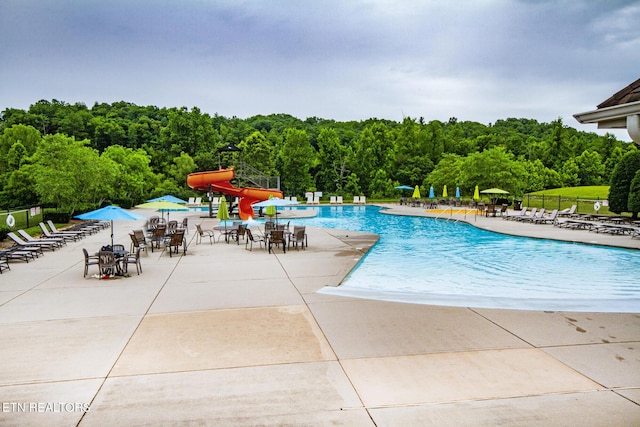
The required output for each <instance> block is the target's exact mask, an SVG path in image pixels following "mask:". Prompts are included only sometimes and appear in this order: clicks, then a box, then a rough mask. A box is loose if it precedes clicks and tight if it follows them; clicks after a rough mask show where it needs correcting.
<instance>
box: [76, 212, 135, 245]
mask: <svg viewBox="0 0 640 427" xmlns="http://www.w3.org/2000/svg"><path fill="white" fill-rule="evenodd" d="M75 218H78V219H83V220H95V221H111V246H113V221H114V220H129V221H132V220H136V219H143V218H146V217H145V216H143V215H140V214H137V213H135V212H130V211H128V210H126V209H122V208H121V207H120V206H114V205H110V206H105V207H104V208H100V209H96V210H94V211H91V212H85V213H83V214H80V215H76V216H75Z"/></svg>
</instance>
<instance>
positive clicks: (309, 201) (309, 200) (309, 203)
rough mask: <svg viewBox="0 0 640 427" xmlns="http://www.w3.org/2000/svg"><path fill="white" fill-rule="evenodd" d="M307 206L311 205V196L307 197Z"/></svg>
mask: <svg viewBox="0 0 640 427" xmlns="http://www.w3.org/2000/svg"><path fill="white" fill-rule="evenodd" d="M307 204H308V205H312V204H313V196H307Z"/></svg>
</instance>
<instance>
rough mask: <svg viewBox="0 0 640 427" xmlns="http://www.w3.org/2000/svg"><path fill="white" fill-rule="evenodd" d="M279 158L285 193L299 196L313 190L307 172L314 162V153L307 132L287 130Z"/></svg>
mask: <svg viewBox="0 0 640 427" xmlns="http://www.w3.org/2000/svg"><path fill="white" fill-rule="evenodd" d="M279 157H280V163H281V165H282V166H281V167H282V169H281V172H280V176H281V177H282V187H283V190H284V191H285V192H286V193H288V194H292V195H296V194H297V195H301V194H303V193H305V192H306V191H307V190H310V189H312V188H315V184H314V182H313V178H312V176H311V174H310V172H309V171H310V170H311V168H312V167H313V166H314V163H315V161H316V153H315V151H314V149H313V147H312V146H311V144H310V143H309V136H308V135H307V132H305V131H304V130H299V129H287V130H286V131H285V133H284V140H283V144H282V148H281V149H280V156H279Z"/></svg>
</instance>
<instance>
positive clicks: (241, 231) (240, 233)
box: [236, 224, 247, 244]
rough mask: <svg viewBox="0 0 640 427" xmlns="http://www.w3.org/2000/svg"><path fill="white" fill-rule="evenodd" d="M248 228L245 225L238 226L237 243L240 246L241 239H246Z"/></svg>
mask: <svg viewBox="0 0 640 427" xmlns="http://www.w3.org/2000/svg"><path fill="white" fill-rule="evenodd" d="M246 233H247V226H246V225H245V224H238V229H237V230H236V242H237V243H238V244H240V238H241V237H242V238H243V239H245V238H246Z"/></svg>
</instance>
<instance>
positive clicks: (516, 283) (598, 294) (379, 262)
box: [285, 206, 640, 313]
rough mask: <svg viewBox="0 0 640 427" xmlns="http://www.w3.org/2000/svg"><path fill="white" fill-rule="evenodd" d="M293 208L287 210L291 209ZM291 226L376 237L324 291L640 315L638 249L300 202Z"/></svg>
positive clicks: (405, 299) (370, 208)
mask: <svg viewBox="0 0 640 427" xmlns="http://www.w3.org/2000/svg"><path fill="white" fill-rule="evenodd" d="M285 209H289V208H285ZM294 209H315V210H317V211H318V215H317V216H316V217H314V218H306V219H295V220H292V221H291V224H292V225H293V224H300V225H308V226H316V227H326V228H337V229H343V230H355V231H365V232H370V233H375V234H378V235H379V236H380V240H379V241H378V243H377V244H376V245H375V246H374V247H373V248H372V249H371V250H370V251H369V252H368V254H367V255H366V256H365V257H364V258H363V259H362V260H361V262H360V263H359V264H358V266H357V268H355V269H354V270H353V271H352V272H351V274H350V275H349V276H348V277H347V278H346V279H345V280H344V281H343V283H342V284H341V285H340V286H339V287H326V288H323V289H322V290H321V291H320V292H322V293H326V294H335V295H344V296H352V297H363V298H372V299H380V300H387V301H401V302H411V303H422V304H437V305H450V306H464V307H483V308H510V309H530V310H557V311H597V312H634V313H638V312H640V280H638V272H640V252H639V251H637V250H630V249H619V248H610V247H602V246H594V245H585V244H575V243H568V242H558V241H553V240H541V239H531V238H526V237H515V236H507V235H503V234H498V233H493V232H490V231H485V230H481V229H478V228H476V227H473V226H471V225H469V224H464V223H459V222H453V221H444V220H436V219H433V218H423V217H407V216H396V215H385V214H382V213H380V212H379V208H377V207H374V206H330V207H329V206H326V207H307V208H303V207H296V208H294Z"/></svg>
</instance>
